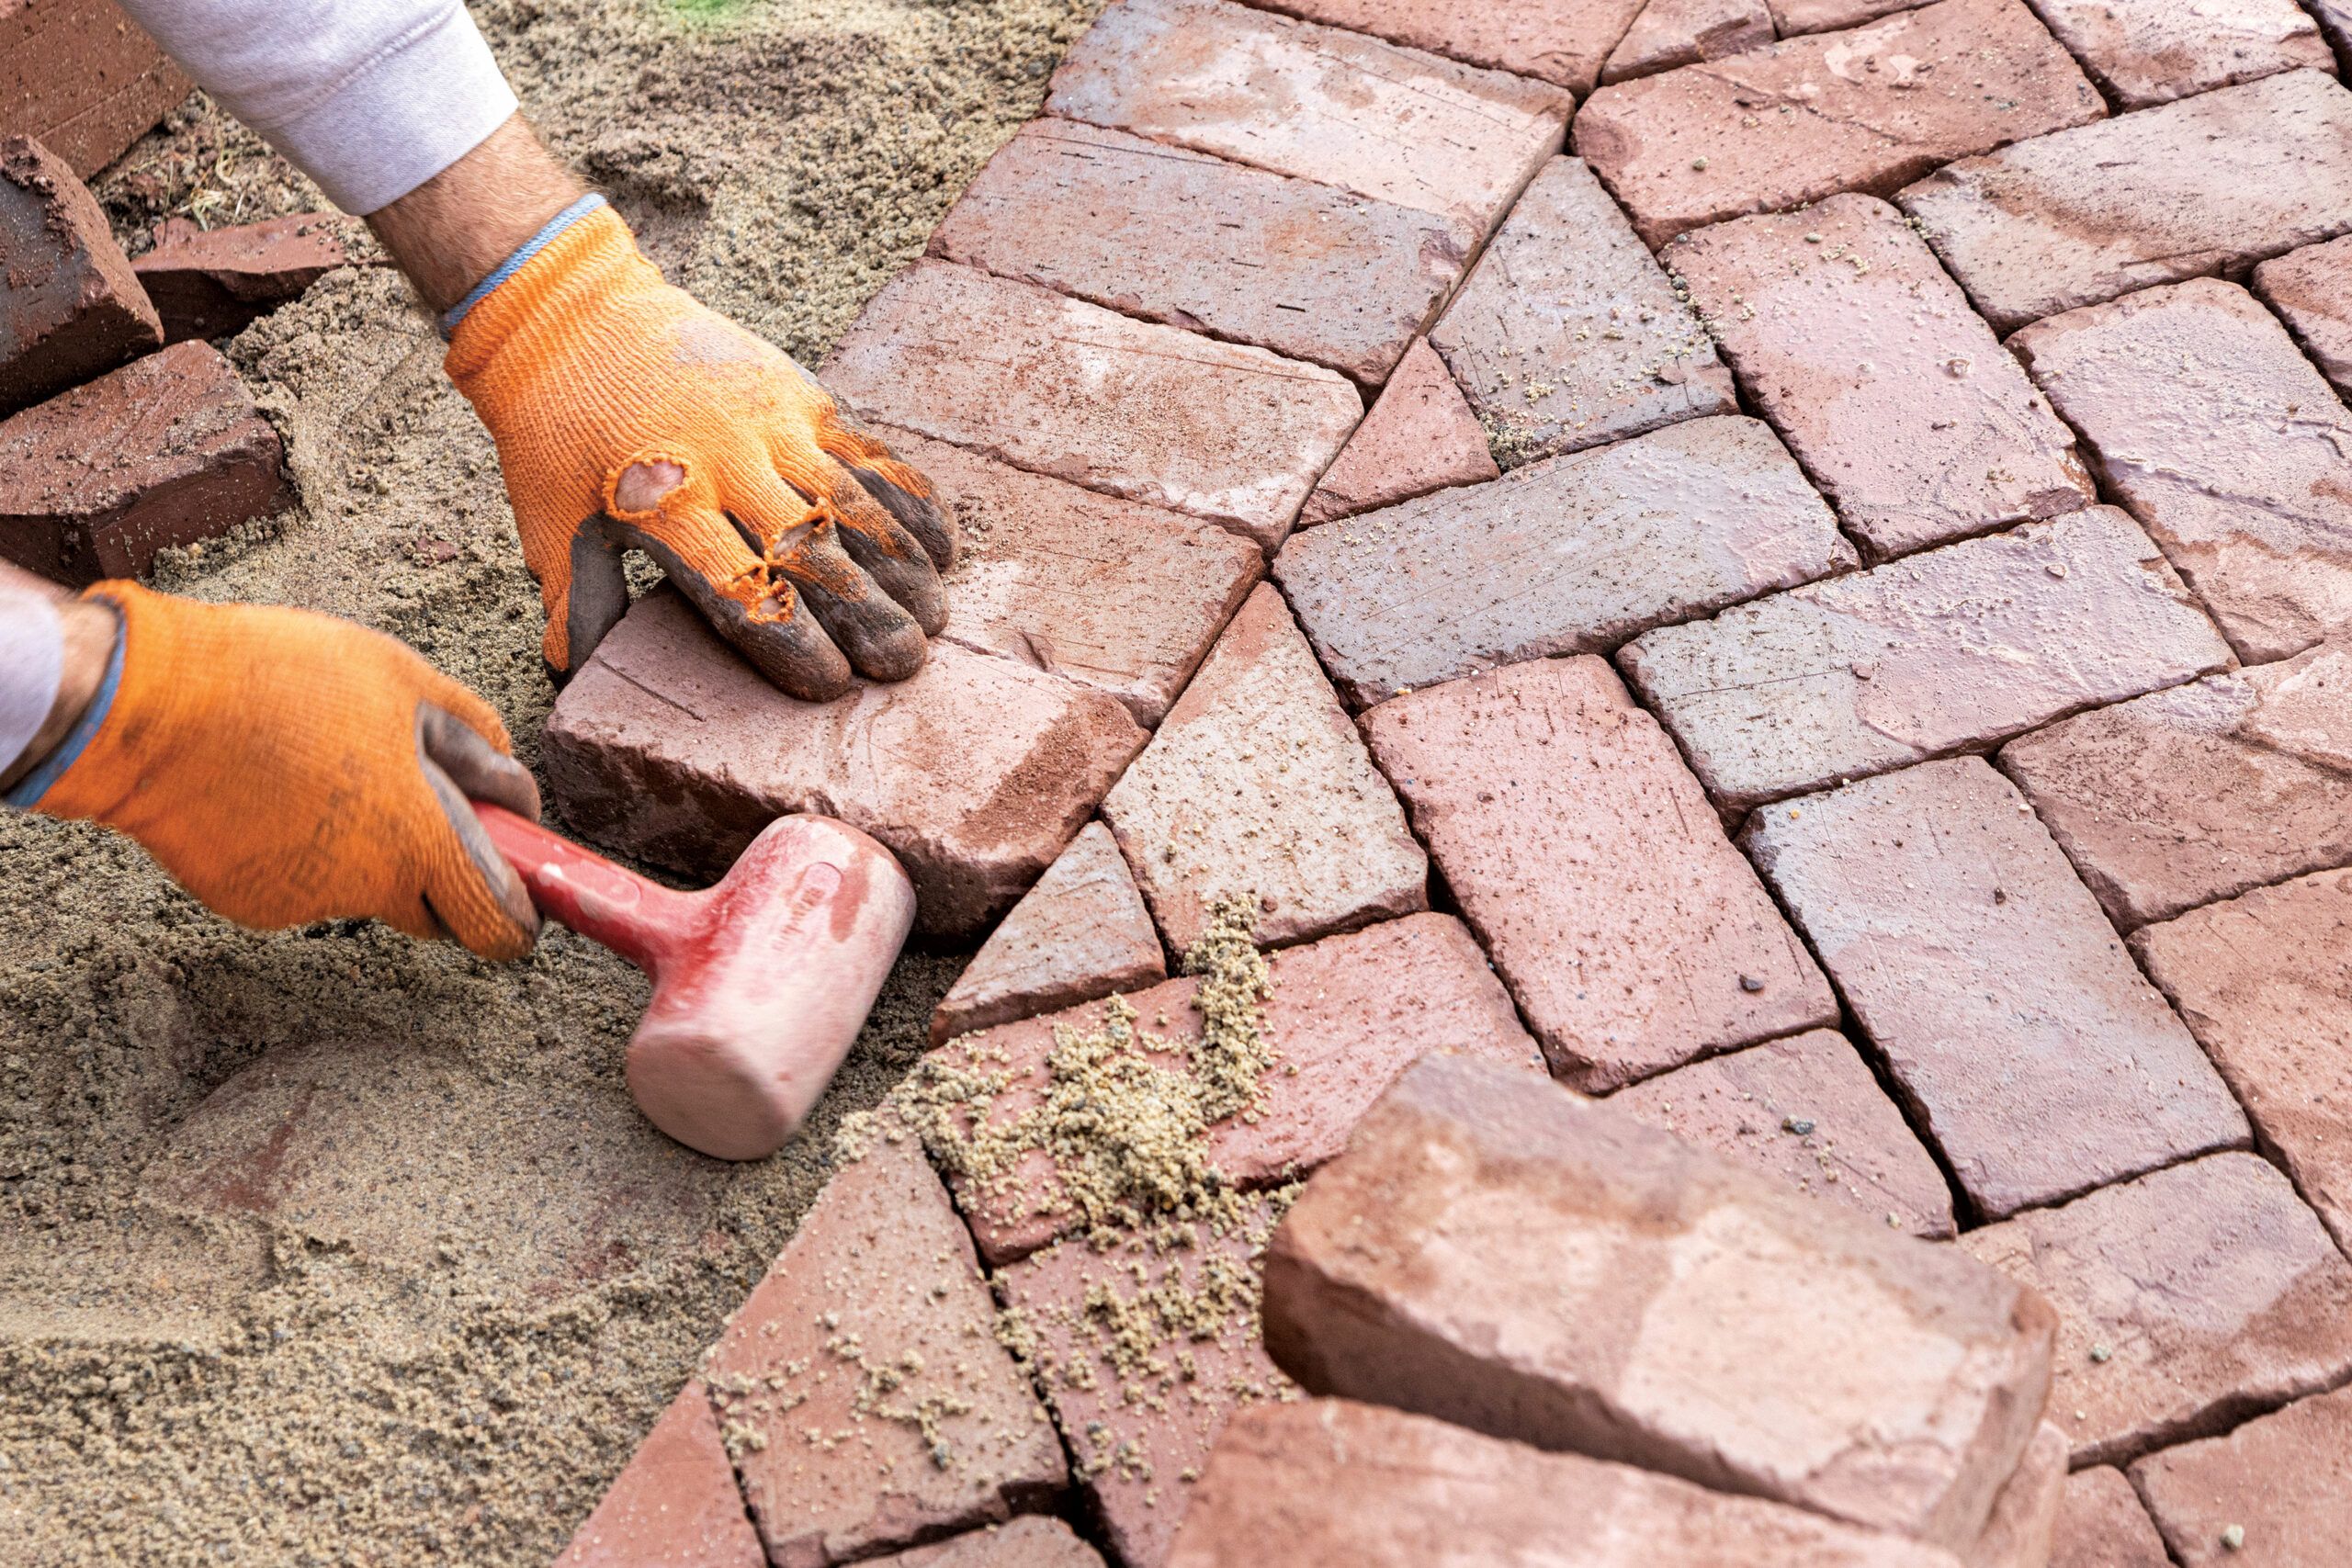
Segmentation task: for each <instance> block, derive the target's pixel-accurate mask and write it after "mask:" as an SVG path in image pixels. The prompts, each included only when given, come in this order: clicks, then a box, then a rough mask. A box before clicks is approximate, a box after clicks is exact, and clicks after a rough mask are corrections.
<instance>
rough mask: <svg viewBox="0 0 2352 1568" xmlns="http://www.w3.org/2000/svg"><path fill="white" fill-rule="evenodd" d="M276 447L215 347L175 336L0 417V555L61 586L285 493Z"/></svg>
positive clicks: (137, 563)
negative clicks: (158, 349) (157, 348)
mask: <svg viewBox="0 0 2352 1568" xmlns="http://www.w3.org/2000/svg"><path fill="white" fill-rule="evenodd" d="M285 458H286V451H285V447H284V446H282V445H281V444H280V443H279V441H278V438H277V430H276V429H275V428H273V427H272V426H271V424H270V423H269V422H268V421H267V420H266V419H264V418H263V417H262V412H261V410H260V409H259V408H257V407H255V406H254V400H253V395H252V394H251V393H249V392H247V391H246V390H245V388H244V385H243V382H241V381H239V380H238V379H237V373H236V371H235V370H233V369H232V368H231V367H230V365H229V362H228V361H227V360H226V359H223V358H222V357H220V350H219V349H217V348H214V347H213V346H212V345H211V344H206V343H184V344H175V345H174V346H172V347H170V348H167V349H165V350H164V352H163V353H161V354H151V355H147V356H146V357H145V358H143V359H134V360H132V361H131V362H130V364H128V365H126V366H124V367H122V368H121V369H119V370H113V371H109V372H107V374H106V375H104V376H101V377H99V378H97V379H96V380H94V381H89V382H86V383H85V384H84V385H82V386H79V387H76V388H74V389H72V390H70V391H64V392H60V393H59V394H58V395H57V396H56V397H53V398H51V399H50V400H48V401H47V402H44V403H37V404H35V405H34V406H33V407H31V408H28V409H27V410H25V411H24V412H21V413H17V414H14V415H12V416H10V417H9V418H8V419H6V420H5V421H0V556H5V557H6V558H8V559H10V560H13V561H15V562H17V564H18V565H19V566H23V567H26V568H28V569H29V570H33V571H38V572H40V573H41V574H42V575H44V576H47V577H51V578H55V579H56V580H57V581H61V582H68V583H75V584H79V583H85V582H90V581H96V579H98V578H101V577H135V576H138V575H139V574H140V573H141V572H143V571H145V570H147V569H148V567H150V566H151V565H153V563H154V560H155V557H156V556H157V554H158V553H160V552H161V551H163V550H165V549H168V548H173V547H178V546H183V545H189V544H194V543H196V542H197V541H198V540H202V539H210V538H215V537H218V536H220V535H222V534H225V533H227V532H228V531H229V530H230V529H232V528H233V527H235V526H236V525H238V524H240V523H243V522H246V521H248V520H250V519H253V518H256V517H266V516H268V515H269V514H271V513H275V512H277V511H279V510H281V509H283V508H284V507H286V506H287V505H288V504H289V503H291V502H292V501H293V492H292V491H291V490H290V488H289V487H288V484H287V481H286V473H285Z"/></svg>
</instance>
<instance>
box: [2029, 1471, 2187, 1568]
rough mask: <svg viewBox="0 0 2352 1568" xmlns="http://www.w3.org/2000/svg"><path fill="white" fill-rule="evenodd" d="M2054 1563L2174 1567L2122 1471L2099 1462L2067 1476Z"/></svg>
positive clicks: (2070, 1567) (2091, 1567) (2090, 1567)
mask: <svg viewBox="0 0 2352 1568" xmlns="http://www.w3.org/2000/svg"><path fill="white" fill-rule="evenodd" d="M2050 1568H2172V1559H2171V1558H2169V1557H2167V1556H2165V1543H2164V1540H2163V1538H2162V1537H2160V1536H2158V1535H2157V1534H2156V1527H2155V1525H2154V1522H2153V1521H2152V1520H2150V1519H2149V1517H2148V1510H2147V1509H2145V1508H2143V1507H2142V1506H2140V1495H2139V1494H2138V1493H2136V1492H2134V1491H2132V1490H2131V1483H2130V1482H2129V1481H2126V1480H2124V1479H2123V1472H2121V1471H2120V1470H2117V1469H2115V1468H2113V1467H2112V1466H2109V1465H2099V1466H2096V1467H2094V1468H2092V1469H2090V1470H2078V1471H2076V1472H2075V1473H2074V1474H2072V1475H2070V1476H2068V1477H2067V1478H2066V1495H2065V1499H2064V1501H2063V1502H2062V1503H2061V1504H2060V1505H2059V1508H2058V1528H2057V1529H2056V1530H2055V1531H2054V1532H2053V1533H2052V1538H2051V1545H2050Z"/></svg>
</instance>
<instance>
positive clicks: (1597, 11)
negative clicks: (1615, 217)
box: [1266, 0, 1642, 93]
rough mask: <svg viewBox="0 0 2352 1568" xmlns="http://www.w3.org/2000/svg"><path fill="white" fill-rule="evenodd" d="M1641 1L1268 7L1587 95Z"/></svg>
mask: <svg viewBox="0 0 2352 1568" xmlns="http://www.w3.org/2000/svg"><path fill="white" fill-rule="evenodd" d="M1641 8H1642V0H1519V3H1518V4H1515V5H1510V6H1462V5H1455V4H1453V3H1452V0H1266V9H1268V10H1270V11H1287V12H1289V13H1290V14H1291V15H1293V16H1295V17H1306V19H1307V20H1309V21H1313V22H1329V24H1330V25H1331V26H1333V27H1335V28H1350V29H1351V30H1353V31H1356V32H1360V33H1372V34H1374V35H1375V36H1377V37H1380V38H1385V39H1395V40H1396V41H1397V42H1398V43H1402V44H1410V45H1411V46H1412V47H1414V48H1415V49H1426V50H1429V51H1432V52H1434V53H1438V54H1444V55H1451V56H1452V57H1453V58H1454V59H1456V60H1466V61H1468V62H1470V63H1471V64H1473V65H1491V66H1494V67H1495V68H1497V69H1498V70H1502V71H1509V72H1512V73H1516V74H1518V75H1521V76H1535V77H1540V78H1541V79H1543V80H1544V81H1546V82H1553V83H1556V84H1558V85H1560V86H1563V87H1572V88H1574V89H1575V90H1576V91H1577V92H1579V93H1586V92H1590V91H1591V90H1592V80H1593V74H1594V73H1596V72H1598V71H1599V70H1600V62H1602V61H1603V60H1604V59H1606V58H1607V57H1608V54H1609V49H1610V46H1611V44H1613V43H1615V42H1616V41H1617V39H1618V37H1619V36H1620V35H1621V34H1623V32H1624V31H1625V28H1626V26H1627V25H1628V24H1629V23H1631V22H1632V21H1633V19H1634V13H1635V12H1636V11H1639V10H1640V9H1641Z"/></svg>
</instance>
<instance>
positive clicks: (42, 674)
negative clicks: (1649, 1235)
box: [0, 587, 65, 770]
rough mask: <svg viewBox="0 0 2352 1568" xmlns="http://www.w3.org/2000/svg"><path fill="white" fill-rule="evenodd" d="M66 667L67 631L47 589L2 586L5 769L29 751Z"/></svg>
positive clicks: (0, 688) (1, 752)
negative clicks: (60, 620)
mask: <svg viewBox="0 0 2352 1568" xmlns="http://www.w3.org/2000/svg"><path fill="white" fill-rule="evenodd" d="M64 669H65V632H64V628H63V627H62V626H60V625H59V624H58V620H57V610H56V607H55V606H54V605H52V604H51V603H50V602H49V600H48V599H47V598H46V597H45V596H44V595H42V594H39V593H32V592H26V591H25V590H24V589H21V588H6V587H0V770H5V769H6V768H7V767H9V766H10V765H11V764H12V763H14V762H15V761H17V758H19V757H22V756H23V755H24V754H25V748H26V747H28V746H29V745H31V744H32V743H33V737H34V736H36V735H39V734H40V727H41V726H42V725H44V724H46V723H48V722H49V710H50V709H51V708H52V707H54V706H55V705H56V704H57V683H58V682H59V681H60V680H61V679H62V677H63V674H64Z"/></svg>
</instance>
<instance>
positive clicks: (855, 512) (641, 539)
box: [448, 198, 955, 699]
mask: <svg viewBox="0 0 2352 1568" xmlns="http://www.w3.org/2000/svg"><path fill="white" fill-rule="evenodd" d="M593 200H594V198H591V202H590V203H582V206H581V207H580V208H575V209H573V210H572V211H571V212H570V213H568V214H566V215H565V217H564V218H562V219H560V220H558V226H555V227H556V231H555V233H554V235H553V237H552V238H548V239H545V240H544V243H542V242H540V241H535V242H534V245H535V246H536V247H537V248H536V249H534V248H532V247H527V246H526V248H525V251H524V252H522V253H518V256H519V263H518V262H516V261H510V262H509V263H508V264H507V265H506V266H505V267H503V268H501V269H500V272H499V273H496V274H493V275H492V279H491V280H490V281H489V282H488V283H487V284H486V286H485V288H483V289H478V290H477V291H476V296H475V297H474V298H472V299H469V301H468V302H467V303H466V304H465V305H462V306H460V307H459V311H460V312H461V314H460V316H459V319H458V322H457V325H456V327H455V329H454V330H453V331H452V333H451V335H450V343H449V355H448V368H449V375H450V378H451V379H453V380H454V381H456V382H457V384H458V389H459V390H461V391H463V392H464V393H465V394H466V396H467V397H468V398H469V399H470V400H472V402H473V405H474V408H475V410H476V411H477V412H479V413H480V414H481V419H482V423H484V424H486V425H488V426H489V427H490V432H491V434H492V436H494V437H495V438H496V440H497V442H498V460H499V464H500V467H501V468H503V469H504V471H505V475H506V490H507V494H508V495H509V496H510V497H511V498H512V499H513V501H514V503H515V524H516V526H517V527H518V529H519V530H520V532H521V534H522V536H523V555H524V559H525V560H526V563H527V564H528V565H529V567H530V569H531V571H532V573H533V575H535V576H536V577H537V579H538V581H539V591H540V596H541V600H542V603H543V604H545V606H546V609H547V615H548V627H547V639H546V642H545V645H544V647H545V650H546V653H547V659H548V664H549V665H551V666H552V667H553V668H555V669H556V670H558V671H570V670H572V669H575V668H577V667H578V666H579V664H580V663H581V661H582V660H585V659H586V658H587V657H588V655H589V654H590V653H591V652H593V651H594V649H595V646H596V643H597V642H598V641H599V640H600V639H602V637H604V635H605V632H606V631H608V630H610V629H611V627H612V625H613V623H614V622H615V621H616V620H617V619H618V618H619V617H620V615H621V613H622V611H624V610H626V609H627V608H628V596H627V592H626V590H625V588H624V586H623V582H622V578H621V566H620V560H619V557H618V555H617V553H616V552H617V549H618V547H621V546H625V545H626V546H629V547H636V548H639V549H642V550H644V551H645V552H646V553H647V554H649V555H650V556H651V557H652V558H654V559H655V560H656V561H658V562H660V563H661V565H662V569H663V570H665V571H667V572H668V573H669V575H670V578H671V581H673V582H675V583H676V584H677V585H678V586H679V587H680V588H681V589H682V590H684V592H685V594H686V596H687V597H688V598H689V599H691V600H692V601H693V602H694V604H695V606H696V607H697V608H698V609H700V610H701V612H702V613H703V615H704V616H705V617H707V619H708V620H709V621H710V623H711V625H712V626H715V627H716V628H717V629H718V632H719V634H720V635H721V636H723V637H726V638H727V639H728V641H729V642H731V643H733V644H734V645H735V647H736V649H738V650H739V651H740V652H741V653H742V655H743V656H744V658H746V659H747V660H750V661H751V662H752V665H753V666H754V667H756V668H757V669H758V670H759V671H761V673H763V674H764V675H765V676H767V678H768V679H769V680H771V681H773V682H775V683H776V684H777V685H778V686H781V687H782V688H784V690H786V692H789V693H790V694H793V695H794V696H797V697H806V698H810V699H821V698H826V697H831V696H835V695H838V694H840V693H842V691H844V690H846V689H847V687H848V686H849V683H850V678H851V675H852V672H853V671H855V672H856V673H858V674H863V675H866V676H870V677H873V678H875V679H877V680H886V681H895V680H902V679H904V678H905V677H907V676H909V675H911V674H913V673H914V672H915V671H916V670H918V669H920V668H921V667H922V661H923V657H924V652H925V648H926V638H927V637H929V636H930V635H931V634H933V633H935V632H937V631H938V630H939V629H940V628H941V627H942V626H944V625H945V624H946V620H947V599H946V593H945V591H944V589H943V588H942V587H941V586H940V581H939V573H940V572H941V571H942V570H945V568H946V567H947V566H948V564H949V562H950V561H951V559H952V558H953V557H954V554H955V533H954V529H953V526H952V525H950V523H949V522H948V521H947V519H946V517H945V515H944V513H942V512H941V510H940V509H939V507H938V506H937V505H936V504H935V503H934V502H933V499H932V492H931V487H930V485H929V484H928V483H927V482H925V480H924V479H923V478H922V475H920V474H918V473H916V472H915V471H914V470H913V469H912V468H908V467H907V466H906V465H905V464H903V463H901V462H899V461H898V460H897V459H896V458H894V457H891V456H890V453H889V450H888V448H887V447H885V446H883V445H882V443H880V442H879V441H876V440H875V439H874V438H873V437H872V436H870V435H867V434H865V433H864V432H863V431H861V430H859V429H858V428H857V427H856V426H855V425H854V423H851V421H850V420H849V419H848V417H847V416H846V415H844V414H843V413H842V410H841V408H840V407H839V405H837V404H836V403H835V402H834V401H833V400H832V397H831V394H829V393H827V392H826V390H825V389H823V388H822V387H820V386H819V385H817V383H816V382H815V381H814V380H813V379H811V378H809V375H808V373H807V372H806V371H804V370H802V369H801V368H800V367H798V366H797V365H796V364H794V363H793V362H792V360H791V359H790V358H789V357H787V356H786V355H784V354H783V353H782V352H780V351H779V350H777V349H776V348H775V347H774V346H773V345H771V344H767V343H765V342H763V341H762V340H761V339H759V338H756V337H754V336H752V334H751V333H747V332H745V331H744V330H743V329H742V328H741V327H738V326H736V325H735V324H734V323H732V322H730V321H727V320H726V319H725V318H724V317H721V316H719V315H718V314H717V313H716V312H714V311H712V310H708V309H707V308H706V307H704V306H703V305H701V304H700V303H698V302H696V301H695V299H694V297H693V296H691V295H689V294H687V293H686V292H685V291H684V290H683V289H679V288H672V287H671V286H670V285H669V284H667V283H665V282H664V281H662V275H661V273H660V272H659V271H658V270H656V268H655V267H654V265H653V264H652V263H650V262H649V261H647V260H646V259H645V257H644V256H643V255H641V254H639V252H638V249H637V242H636V241H635V239H634V238H633V237H632V236H631V235H630V233H629V231H628V225H627V224H625V223H623V222H622V221H621V220H620V219H619V217H618V216H617V215H616V214H615V213H614V212H613V211H612V209H610V208H607V207H602V206H592V205H591V203H593ZM632 470H634V472H632ZM665 486H666V487H667V488H666V489H665V488H664V487H665Z"/></svg>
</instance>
